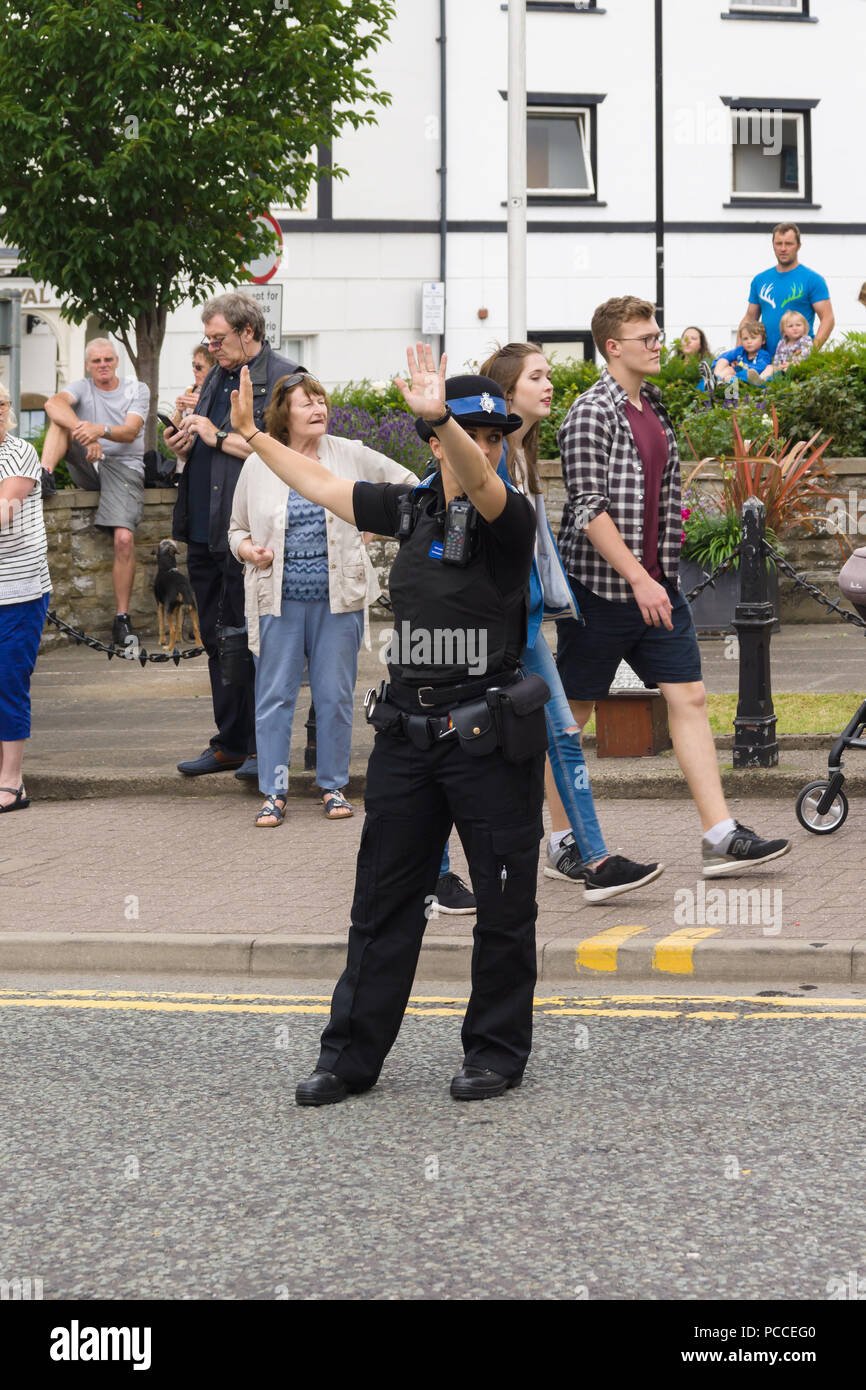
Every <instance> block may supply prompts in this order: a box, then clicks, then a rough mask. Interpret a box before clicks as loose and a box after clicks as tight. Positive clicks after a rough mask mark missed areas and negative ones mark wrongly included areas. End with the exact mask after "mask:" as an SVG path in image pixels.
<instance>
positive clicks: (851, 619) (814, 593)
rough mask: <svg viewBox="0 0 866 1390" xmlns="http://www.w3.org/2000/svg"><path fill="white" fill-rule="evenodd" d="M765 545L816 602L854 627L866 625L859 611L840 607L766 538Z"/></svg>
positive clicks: (796, 582)
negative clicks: (796, 568)
mask: <svg viewBox="0 0 866 1390" xmlns="http://www.w3.org/2000/svg"><path fill="white" fill-rule="evenodd" d="M763 545H764V554H765V555H770V556H771V557H772V559H773V560H774V561H775V563H776V566H777V568H778V569H780V570H783V571H784V573H785V574H788V575H790V576H791V578H792V579H793V581H794V584H795V585H796V586H797V587H798V588H800V589H805V590H806V593H807V594H809V595H811V597H812V598H813V599H814V600H815V602H816V603H821V604H823V605H824V607H825V608H828V609H829V610H830V612H831V613H838V614H839V617H840V618H841V619H842V621H843V622H844V623H850V624H851V626H852V627H866V620H864V619H863V618H861V617H860V614H859V613H849V612H848V611H847V609H845V608H840V607H839V604H838V603H837V602H835V601H834V600H833V599H831V598H830V597H829V596H828V595H827V594H825V593H822V592H821V590H820V589H819V588H818V586H817V584H810V583H809V581H808V580H807V579H804V578H803V576H802V575H801V574H798V573H797V571H796V570H795V569H794V566H793V565H792V564H789V562H788V561H787V560H786V559H785V557H784V555H780V554H779V552H778V550H774V549H773V547H772V546H771V545H770V543H769V541H766V540H765V541H764V543H763Z"/></svg>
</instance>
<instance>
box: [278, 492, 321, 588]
mask: <svg viewBox="0 0 866 1390" xmlns="http://www.w3.org/2000/svg"><path fill="white" fill-rule="evenodd" d="M282 596H283V598H289V599H296V600H300V602H302V603H314V602H321V600H322V599H326V598H327V597H328V534H327V528H326V525H325V509H324V507H320V506H319V505H318V504H317V503H315V502H308V501H307V500H306V498H304V497H299V496H298V494H297V493H296V492H290V493H289V500H288V502H287V504H286V543H285V550H284V560H283V592H282Z"/></svg>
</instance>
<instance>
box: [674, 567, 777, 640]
mask: <svg viewBox="0 0 866 1390" xmlns="http://www.w3.org/2000/svg"><path fill="white" fill-rule="evenodd" d="M711 573H712V571H711V570H708V569H704V567H703V565H699V564H698V563H697V562H696V561H695V560H680V589H681V591H682V592H683V593H684V594H687V593H688V592H689V590H690V589H694V588H695V586H696V585H698V584H700V583H701V581H702V580H704V579H706V577H707V575H708V574H711ZM739 597H740V571H739V570H725V573H724V574H720V575H719V577H718V579H717V580H716V582H715V584H714V585H713V587H712V588H706V589H704V591H703V593H700V594H698V597H697V598H696V599H695V601H694V602H693V604H692V605H691V608H692V618H693V619H694V623H695V627H696V628H697V630H698V632H706V633H719V632H733V631H734V609H735V608H736V606H737V603H738V601H739ZM767 597H768V598H769V600H770V602H771V603H772V605H773V612H774V613H775V615H776V621H775V622H774V624H773V626H772V629H771V631H772V632H780V631H781V623H780V622H779V572H778V570H776V569H775V567H774V568H773V569H771V570H769V571H768V573H767Z"/></svg>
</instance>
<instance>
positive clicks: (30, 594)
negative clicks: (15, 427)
mask: <svg viewBox="0 0 866 1390" xmlns="http://www.w3.org/2000/svg"><path fill="white" fill-rule="evenodd" d="M7 478H34V479H35V481H36V486H35V487H34V488H33V489H32V490H31V491H30V492H29V493H28V494H27V496H26V497H25V498H24V500H23V501H21V502H13V503H12V504H11V505H10V503H9V502H5V503H4V502H2V501H0V605H2V604H9V603H27V602H29V601H30V600H32V599H38V598H41V597H42V595H43V594H47V593H50V591H51V580H50V578H49V576H48V559H47V551H48V541H47V539H46V536H45V522H44V521H43V519H42V465H41V464H40V462H39V455H38V454H37V452H36V450H35V449H34V448H33V445H32V444H28V443H27V441H26V439H19V438H18V437H17V436H16V435H14V434H7V435H6V437H5V439H4V440H3V441H2V443H0V483H4V482H5V481H6V479H7Z"/></svg>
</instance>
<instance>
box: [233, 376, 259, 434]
mask: <svg viewBox="0 0 866 1390" xmlns="http://www.w3.org/2000/svg"><path fill="white" fill-rule="evenodd" d="M255 428H256V422H255V419H254V418H253V383H252V382H251V381H250V369H249V367H248V366H246V364H244V366H243V367H241V376H240V384H239V387H238V390H237V391H232V429H233V430H236V431H237V433H238V434H242V435H243V437H244V439H248V438H249V436H250V435H251V434H253V433H255Z"/></svg>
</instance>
